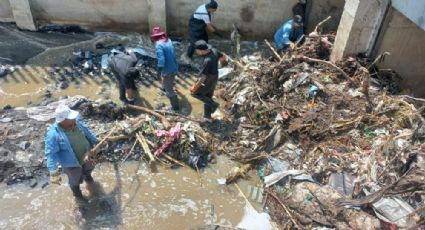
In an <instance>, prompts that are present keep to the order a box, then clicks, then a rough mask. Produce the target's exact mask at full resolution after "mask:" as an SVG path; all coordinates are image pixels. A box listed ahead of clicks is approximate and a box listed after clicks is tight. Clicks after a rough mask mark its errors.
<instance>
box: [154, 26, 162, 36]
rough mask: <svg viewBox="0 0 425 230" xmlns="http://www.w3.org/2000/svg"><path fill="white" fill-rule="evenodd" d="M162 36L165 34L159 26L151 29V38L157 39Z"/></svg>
mask: <svg viewBox="0 0 425 230" xmlns="http://www.w3.org/2000/svg"><path fill="white" fill-rule="evenodd" d="M162 35H165V32H164V31H162V30H161V28H159V26H156V27H154V28H152V32H151V37H159V36H162Z"/></svg>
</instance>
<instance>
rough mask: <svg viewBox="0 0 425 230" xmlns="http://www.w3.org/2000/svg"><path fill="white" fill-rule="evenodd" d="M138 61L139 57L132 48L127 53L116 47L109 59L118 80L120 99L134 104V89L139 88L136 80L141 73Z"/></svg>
mask: <svg viewBox="0 0 425 230" xmlns="http://www.w3.org/2000/svg"><path fill="white" fill-rule="evenodd" d="M136 63H137V57H136V55H135V54H134V53H133V51H132V50H127V54H125V53H123V52H120V51H118V50H115V49H114V50H112V55H111V56H110V57H109V59H108V64H109V67H110V68H111V70H112V73H113V74H114V75H115V78H116V79H117V80H118V84H119V90H120V100H121V101H122V102H124V103H125V104H134V91H135V90H137V88H136V83H135V82H134V80H135V79H136V78H137V76H138V75H139V71H138V70H137V69H136V68H135V66H136Z"/></svg>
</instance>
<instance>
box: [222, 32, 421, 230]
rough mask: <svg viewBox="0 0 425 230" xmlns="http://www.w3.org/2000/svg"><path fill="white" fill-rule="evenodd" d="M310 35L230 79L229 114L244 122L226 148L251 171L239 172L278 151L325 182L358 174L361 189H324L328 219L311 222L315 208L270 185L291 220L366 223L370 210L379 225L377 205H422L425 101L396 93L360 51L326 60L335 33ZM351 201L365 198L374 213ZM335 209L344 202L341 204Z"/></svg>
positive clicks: (275, 210) (296, 223)
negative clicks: (360, 58) (377, 80)
mask: <svg viewBox="0 0 425 230" xmlns="http://www.w3.org/2000/svg"><path fill="white" fill-rule="evenodd" d="M305 39H306V40H305V42H304V43H303V44H302V45H300V47H299V48H297V49H295V50H292V51H290V52H289V53H286V54H285V55H284V56H278V57H277V58H276V59H275V61H272V62H271V61H268V60H264V61H260V62H259V63H258V65H257V66H256V67H255V68H244V69H242V71H241V72H240V73H239V75H238V76H236V77H235V78H233V79H232V80H231V82H229V83H228V84H226V86H225V88H224V91H225V92H226V94H224V95H225V96H222V99H223V100H224V101H225V102H226V106H225V108H226V110H227V112H228V119H229V120H232V121H234V122H235V123H237V124H240V125H239V127H238V128H237V130H236V131H235V132H234V133H233V135H231V136H229V137H227V138H225V139H222V140H220V141H221V143H222V144H221V147H220V149H221V150H222V152H224V153H226V154H228V155H230V156H231V157H232V158H233V159H235V160H237V161H239V162H241V164H242V166H241V167H240V170H241V171H243V172H241V173H239V174H238V173H235V175H237V176H243V175H244V174H245V172H246V170H247V169H250V168H257V169H259V168H260V166H261V165H264V162H267V161H269V160H270V159H271V158H275V159H278V160H280V161H285V162H288V163H289V165H290V168H291V169H294V170H302V171H303V172H304V173H305V174H308V175H311V176H312V178H314V180H315V182H316V183H318V184H319V186H317V184H314V185H315V188H316V189H317V190H319V189H320V188H322V186H324V185H325V184H327V182H328V178H329V176H330V175H331V174H332V173H347V174H349V175H352V176H353V177H354V178H355V181H356V182H355V189H354V191H353V193H352V194H349V195H348V196H340V195H339V196H335V197H326V196H325V197H322V198H321V199H319V198H317V197H316V200H317V201H318V202H319V203H322V205H319V206H321V208H322V209H323V208H324V207H325V208H328V209H329V210H328V211H326V209H325V210H322V211H321V213H320V215H323V216H324V218H322V219H320V218H319V219H318V218H315V217H312V216H310V217H309V221H305V218H307V217H308V216H309V215H310V214H308V211H307V210H302V209H299V208H298V209H297V208H296V207H297V206H299V205H300V204H296V203H294V204H292V205H287V204H285V202H290V200H291V198H288V197H284V196H285V194H277V193H276V191H275V188H273V187H270V188H269V190H268V191H269V193H271V194H272V195H273V196H269V200H268V202H270V199H271V200H274V201H273V202H272V203H273V204H270V203H268V205H269V206H270V209H271V210H272V213H271V214H272V216H274V217H276V218H275V220H277V222H279V223H281V224H282V225H284V226H285V227H297V228H306V229H308V228H310V227H312V226H315V225H319V226H326V227H338V226H339V227H342V226H345V227H351V228H364V227H365V226H366V225H365V224H366V223H362V222H361V221H360V222H359V223H354V222H355V221H354V222H353V218H354V219H355V218H356V216H357V217H358V218H366V219H367V218H369V220H370V223H369V224H370V226H376V223H378V225H379V221H377V218H376V216H374V215H369V214H367V213H373V211H372V210H371V205H372V204H374V203H375V202H377V201H378V200H380V199H381V198H384V197H394V196H396V195H397V196H398V197H401V198H402V199H403V200H405V201H406V202H408V203H409V204H410V205H412V206H413V207H414V208H417V209H418V210H419V209H423V208H424V207H423V205H422V206H421V205H420V203H421V202H422V203H423V201H424V198H425V196H424V193H423V191H424V187H425V180H424V179H425V177H424V172H423V166H421V165H423V164H424V163H423V160H422V159H423V156H424V155H425V147H424V146H425V145H423V140H424V138H425V122H424V117H423V116H422V114H423V110H424V107H423V100H418V99H415V98H411V97H406V96H401V95H400V96H397V95H395V96H393V95H388V94H387V92H386V91H383V90H381V89H380V88H379V87H375V86H374V85H373V84H371V82H373V81H371V76H370V74H369V71H368V68H365V67H364V66H362V65H361V64H360V63H359V62H357V61H356V60H355V59H354V60H353V59H351V58H350V59H347V60H344V61H342V62H340V63H338V64H337V65H335V64H334V63H331V62H329V61H327V59H328V57H329V53H330V50H331V48H332V42H333V41H334V35H332V34H329V35H320V36H319V35H316V36H308V37H306V38H305ZM275 55H278V54H277V53H275ZM353 63H354V64H353ZM271 171H272V170H269V171H268V172H269V173H271ZM266 174H267V173H266ZM266 176H267V175H266ZM233 181H235V178H232V182H233ZM297 189H302V188H297V186H296V183H292V184H291V188H290V190H291V191H292V192H293V193H297V192H298V191H297ZM304 189H305V188H304ZM310 193H311V194H313V196H314V194H315V193H314V192H310ZM369 193H371V194H369ZM311 194H310V195H311ZM286 195H287V194H286ZM270 197H275V198H276V199H277V201H276V199H273V198H270ZM289 197H291V196H289ZM414 198H415V199H414ZM323 199H327V201H325V200H323ZM337 200H338V202H337ZM414 200H416V201H414ZM292 201H293V199H292ZM323 203H329V204H327V205H324V204H323ZM291 206H292V207H291ZM343 206H345V207H347V206H351V207H353V206H354V207H361V208H362V210H364V211H366V212H367V213H366V212H362V211H347V210H348V209H344V208H342V207H343ZM282 208H283V209H284V210H282ZM334 208H335V209H337V210H339V211H335V212H333V211H332V209H334ZM341 208H342V209H341ZM306 213H307V214H308V215H307V214H306ZM415 213H416V212H415ZM415 213H413V214H415ZM413 214H412V215H413ZM365 215H367V216H365ZM282 218H283V219H282ZM307 219H308V218H307ZM381 220H382V219H381ZM417 220H418V219H416V220H415V221H413V222H409V223H411V224H410V225H407V224H406V225H404V226H403V227H405V226H410V227H411V226H412V223H419V221H418V222H416V221H417ZM341 221H342V222H343V223H341ZM300 223H303V224H300ZM307 223H308V227H305V226H307V225H306V224H307ZM341 224H343V225H341ZM413 225H414V224H413Z"/></svg>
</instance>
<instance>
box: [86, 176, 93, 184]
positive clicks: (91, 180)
mask: <svg viewBox="0 0 425 230" xmlns="http://www.w3.org/2000/svg"><path fill="white" fill-rule="evenodd" d="M84 181H85V182H86V183H92V182H93V181H94V179H93V177H92V176H91V174H87V175H85V176H84Z"/></svg>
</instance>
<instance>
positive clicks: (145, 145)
mask: <svg viewBox="0 0 425 230" xmlns="http://www.w3.org/2000/svg"><path fill="white" fill-rule="evenodd" d="M136 138H137V140H138V141H139V143H140V145H141V146H142V148H143V151H144V152H145V153H146V154H147V155H148V157H149V167H150V168H151V170H152V171H153V172H154V171H156V165H155V157H154V156H153V154H152V152H151V150H150V148H149V146H148V143H147V142H146V139H145V137H144V136H143V134H142V133H141V132H138V133H136Z"/></svg>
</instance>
